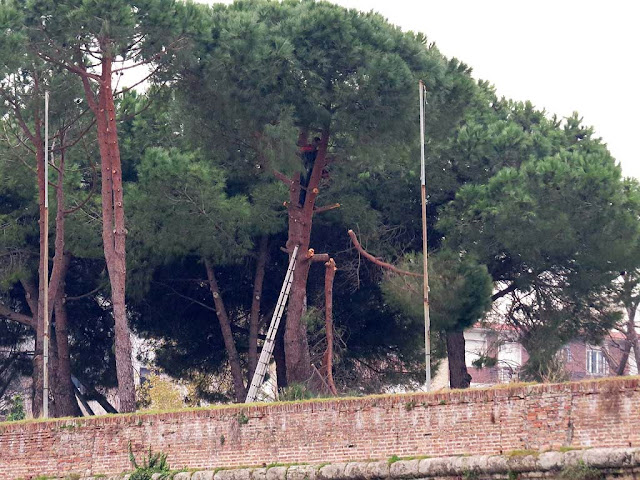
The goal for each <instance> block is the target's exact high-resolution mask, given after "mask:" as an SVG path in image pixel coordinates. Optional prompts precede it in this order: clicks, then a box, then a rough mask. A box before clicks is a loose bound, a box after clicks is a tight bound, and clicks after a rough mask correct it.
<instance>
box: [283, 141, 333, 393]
mask: <svg viewBox="0 0 640 480" xmlns="http://www.w3.org/2000/svg"><path fill="white" fill-rule="evenodd" d="M328 142H329V131H328V130H326V131H325V132H324V133H323V135H322V138H321V142H320V145H319V148H318V154H317V157H316V160H315V163H314V166H313V170H312V173H311V177H310V180H309V185H308V187H307V194H306V196H305V203H304V205H302V206H298V202H299V199H300V175H299V174H298V173H295V174H294V175H293V177H292V178H291V184H290V189H289V203H288V215H289V236H288V239H287V250H288V251H290V252H292V251H293V248H294V247H295V246H296V245H298V246H299V249H298V258H297V263H296V269H295V272H294V274H293V282H292V284H291V294H290V297H289V307H288V309H287V322H286V327H285V333H284V349H285V359H286V365H287V367H286V368H287V382H288V383H289V384H292V383H302V384H307V383H308V382H309V380H311V377H312V375H313V370H312V368H311V357H310V354H309V342H308V339H307V326H306V325H305V324H304V323H303V321H302V315H303V314H304V311H305V307H306V305H305V303H306V297H307V279H308V277H309V268H310V266H311V262H310V261H309V258H308V251H309V243H310V238H311V226H312V222H313V209H314V206H315V201H316V198H317V196H318V193H319V185H320V180H321V177H322V170H323V169H324V168H325V167H326V165H327V161H326V158H327V145H328ZM309 386H311V385H309Z"/></svg>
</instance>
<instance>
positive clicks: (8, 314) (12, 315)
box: [0, 303, 36, 329]
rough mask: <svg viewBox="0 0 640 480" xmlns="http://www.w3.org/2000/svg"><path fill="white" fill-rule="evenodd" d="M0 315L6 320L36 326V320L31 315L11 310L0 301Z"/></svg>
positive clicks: (31, 326)
mask: <svg viewBox="0 0 640 480" xmlns="http://www.w3.org/2000/svg"><path fill="white" fill-rule="evenodd" d="M0 317H4V318H6V319H7V320H11V321H14V322H18V323H21V324H22V325H26V326H27V327H30V328H33V329H35V328H36V322H35V320H34V319H33V317H30V316H29V315H25V314H24V313H18V312H14V311H13V310H11V309H10V308H9V307H7V306H5V305H3V304H1V303H0Z"/></svg>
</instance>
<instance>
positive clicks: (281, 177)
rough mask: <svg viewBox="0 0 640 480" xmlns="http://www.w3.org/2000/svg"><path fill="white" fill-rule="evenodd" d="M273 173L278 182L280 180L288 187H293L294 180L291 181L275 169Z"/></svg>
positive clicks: (272, 170)
mask: <svg viewBox="0 0 640 480" xmlns="http://www.w3.org/2000/svg"><path fill="white" fill-rule="evenodd" d="M271 173H273V176H274V177H276V178H277V179H278V180H280V181H281V182H282V183H284V184H285V185H287V186H288V187H290V186H291V185H293V180H291V179H290V178H289V177H287V176H286V175H285V174H284V173H282V172H279V171H278V170H276V169H275V168H272V169H271Z"/></svg>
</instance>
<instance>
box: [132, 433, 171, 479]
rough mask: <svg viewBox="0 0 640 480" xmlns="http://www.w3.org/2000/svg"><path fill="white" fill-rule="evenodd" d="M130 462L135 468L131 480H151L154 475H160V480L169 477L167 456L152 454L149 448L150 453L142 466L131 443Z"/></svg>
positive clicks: (158, 453) (160, 453)
mask: <svg viewBox="0 0 640 480" xmlns="http://www.w3.org/2000/svg"><path fill="white" fill-rule="evenodd" d="M129 461H130V462H131V466H132V467H133V468H134V471H133V473H131V476H130V477H129V478H130V479H131V480H151V477H152V475H153V474H154V473H159V474H160V476H159V478H160V479H165V478H168V477H169V473H170V470H169V464H168V463H167V454H166V453H162V452H157V453H152V452H151V447H149V453H148V454H147V455H146V456H145V457H144V458H143V460H142V464H140V463H138V461H137V460H136V457H135V455H134V454H133V450H132V448H131V442H129Z"/></svg>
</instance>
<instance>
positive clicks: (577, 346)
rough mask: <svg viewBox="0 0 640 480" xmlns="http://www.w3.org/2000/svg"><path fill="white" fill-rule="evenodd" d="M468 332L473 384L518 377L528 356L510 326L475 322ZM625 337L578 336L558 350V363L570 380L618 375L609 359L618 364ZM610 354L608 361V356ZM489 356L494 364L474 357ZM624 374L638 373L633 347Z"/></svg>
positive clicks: (468, 357) (613, 333) (467, 357)
mask: <svg viewBox="0 0 640 480" xmlns="http://www.w3.org/2000/svg"><path fill="white" fill-rule="evenodd" d="M464 336H465V341H466V345H465V357H466V364H467V369H468V370H469V374H470V375H471V376H472V383H471V386H472V387H473V386H487V385H494V384H497V383H508V382H513V381H518V380H519V379H520V376H519V373H520V368H521V367H522V365H524V364H525V363H526V361H527V360H528V359H529V355H528V353H527V351H526V350H525V348H524V347H523V346H522V345H521V344H520V343H518V342H517V341H516V339H515V335H514V333H513V332H512V331H510V330H509V329H508V328H505V327H502V328H499V329H494V328H488V327H481V326H475V327H473V328H470V329H469V330H467V331H466V332H465V334H464ZM623 345H624V337H623V336H622V335H621V334H619V333H616V332H612V333H611V335H610V336H609V337H608V338H607V339H605V340H604V341H603V343H602V345H600V346H599V345H589V344H587V343H585V342H584V341H580V340H575V341H572V342H570V343H568V344H567V345H565V346H564V347H563V348H562V350H561V351H560V352H559V354H558V355H559V362H558V363H559V364H560V365H561V367H562V368H563V369H564V372H565V373H566V376H567V378H568V379H569V380H583V379H588V378H599V377H605V376H612V375H615V371H614V370H613V369H612V368H611V366H610V362H611V363H612V364H614V365H617V364H618V363H619V361H620V358H621V356H622V348H623ZM607 356H608V357H609V361H608V360H607ZM483 357H488V358H492V359H495V365H493V366H490V367H483V368H477V367H476V366H474V361H477V360H479V359H480V358H483ZM624 373H625V375H637V374H638V366H637V365H636V363H635V356H634V354H633V350H632V351H631V354H630V355H629V360H628V362H627V366H626V367H625V371H624Z"/></svg>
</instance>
